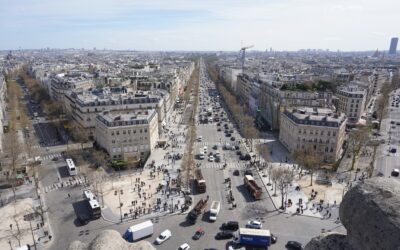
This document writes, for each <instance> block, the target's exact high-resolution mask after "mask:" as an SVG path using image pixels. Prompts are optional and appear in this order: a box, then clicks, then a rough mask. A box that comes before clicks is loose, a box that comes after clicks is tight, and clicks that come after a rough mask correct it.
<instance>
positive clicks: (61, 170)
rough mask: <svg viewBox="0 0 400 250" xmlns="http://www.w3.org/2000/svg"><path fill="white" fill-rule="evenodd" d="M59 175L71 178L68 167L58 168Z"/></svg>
mask: <svg viewBox="0 0 400 250" xmlns="http://www.w3.org/2000/svg"><path fill="white" fill-rule="evenodd" d="M58 173H59V174H60V177H61V178H66V177H70V175H69V173H68V168H67V166H62V167H58Z"/></svg>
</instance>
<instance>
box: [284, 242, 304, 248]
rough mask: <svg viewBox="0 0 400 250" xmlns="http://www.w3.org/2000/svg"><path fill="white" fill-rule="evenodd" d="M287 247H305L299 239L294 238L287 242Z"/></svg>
mask: <svg viewBox="0 0 400 250" xmlns="http://www.w3.org/2000/svg"><path fill="white" fill-rule="evenodd" d="M285 247H286V248H287V249H290V250H302V249H303V246H302V245H301V243H300V242H298V241H294V240H290V241H288V242H287V243H286V245H285Z"/></svg>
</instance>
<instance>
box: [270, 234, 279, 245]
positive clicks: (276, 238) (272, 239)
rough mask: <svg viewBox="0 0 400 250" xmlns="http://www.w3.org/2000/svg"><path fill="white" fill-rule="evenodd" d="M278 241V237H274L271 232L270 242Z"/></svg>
mask: <svg viewBox="0 0 400 250" xmlns="http://www.w3.org/2000/svg"><path fill="white" fill-rule="evenodd" d="M277 241H278V237H276V235H274V234H271V243H272V244H275V243H276V242H277Z"/></svg>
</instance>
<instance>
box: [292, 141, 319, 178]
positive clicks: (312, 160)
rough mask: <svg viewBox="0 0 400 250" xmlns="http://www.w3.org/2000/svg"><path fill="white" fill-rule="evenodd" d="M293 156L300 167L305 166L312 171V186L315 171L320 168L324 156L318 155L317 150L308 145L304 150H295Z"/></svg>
mask: <svg viewBox="0 0 400 250" xmlns="http://www.w3.org/2000/svg"><path fill="white" fill-rule="evenodd" d="M293 158H294V159H295V161H296V163H297V164H299V166H300V167H304V168H305V169H307V170H308V171H309V172H310V175H311V182H310V186H312V185H313V175H314V171H315V170H316V169H318V168H319V167H320V165H321V164H322V160H321V159H322V157H321V156H320V155H318V152H317V151H316V150H312V149H311V148H309V147H307V148H305V149H303V150H295V151H294V153H293ZM299 178H301V171H300V174H299Z"/></svg>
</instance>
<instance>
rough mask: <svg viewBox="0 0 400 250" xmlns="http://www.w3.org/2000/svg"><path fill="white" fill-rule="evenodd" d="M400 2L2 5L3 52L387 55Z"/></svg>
mask: <svg viewBox="0 0 400 250" xmlns="http://www.w3.org/2000/svg"><path fill="white" fill-rule="evenodd" d="M399 10H400V1H399V0H379V1H378V0H202V1H200V0H142V1H137V0H0V50H8V49H37V48H85V49H93V48H94V47H96V48H97V49H104V48H105V49H116V50H125V49H130V50H196V51H226V50H229V51H238V50H239V49H240V47H241V46H242V45H243V46H247V45H254V48H253V49H255V50H261V51H263V50H266V49H270V48H272V49H273V50H298V49H308V48H312V49H330V50H333V51H336V50H338V49H339V50H341V51H362V50H376V49H379V50H387V49H388V48H389V43H390V38H391V37H399V36H400V15H399Z"/></svg>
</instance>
